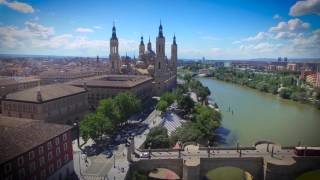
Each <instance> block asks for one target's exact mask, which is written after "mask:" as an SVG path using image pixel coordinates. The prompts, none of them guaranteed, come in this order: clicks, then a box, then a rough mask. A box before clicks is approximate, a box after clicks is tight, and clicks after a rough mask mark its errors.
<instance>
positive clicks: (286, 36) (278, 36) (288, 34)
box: [274, 32, 300, 39]
mask: <svg viewBox="0 0 320 180" xmlns="http://www.w3.org/2000/svg"><path fill="white" fill-rule="evenodd" d="M298 35H300V34H297V33H292V32H278V33H277V34H276V35H275V36H274V38H275V39H290V38H293V37H297V36H298Z"/></svg>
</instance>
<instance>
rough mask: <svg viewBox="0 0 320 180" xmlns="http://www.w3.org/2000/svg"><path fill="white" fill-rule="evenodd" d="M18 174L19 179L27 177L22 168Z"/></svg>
mask: <svg viewBox="0 0 320 180" xmlns="http://www.w3.org/2000/svg"><path fill="white" fill-rule="evenodd" d="M18 174H19V178H21V179H22V178H23V177H25V175H26V171H25V170H24V168H21V169H19V171H18Z"/></svg>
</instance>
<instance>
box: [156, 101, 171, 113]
mask: <svg viewBox="0 0 320 180" xmlns="http://www.w3.org/2000/svg"><path fill="white" fill-rule="evenodd" d="M168 106H169V105H168V103H167V101H165V100H160V101H159V102H158V104H157V106H156V109H157V110H158V111H161V112H165V111H166V109H167V108H168Z"/></svg>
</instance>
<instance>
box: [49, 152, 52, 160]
mask: <svg viewBox="0 0 320 180" xmlns="http://www.w3.org/2000/svg"><path fill="white" fill-rule="evenodd" d="M51 160H52V152H51V151H50V152H49V153H48V161H51Z"/></svg>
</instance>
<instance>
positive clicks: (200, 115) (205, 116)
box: [193, 106, 221, 139]
mask: <svg viewBox="0 0 320 180" xmlns="http://www.w3.org/2000/svg"><path fill="white" fill-rule="evenodd" d="M193 122H194V124H195V126H196V127H197V129H199V130H200V131H201V132H202V134H203V135H204V137H205V138H208V139H212V138H213V136H214V131H215V130H216V129H217V128H218V127H220V123H221V114H220V113H219V112H218V111H216V110H214V109H211V108H209V107H206V106H198V107H196V108H195V110H194V118H193Z"/></svg>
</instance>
